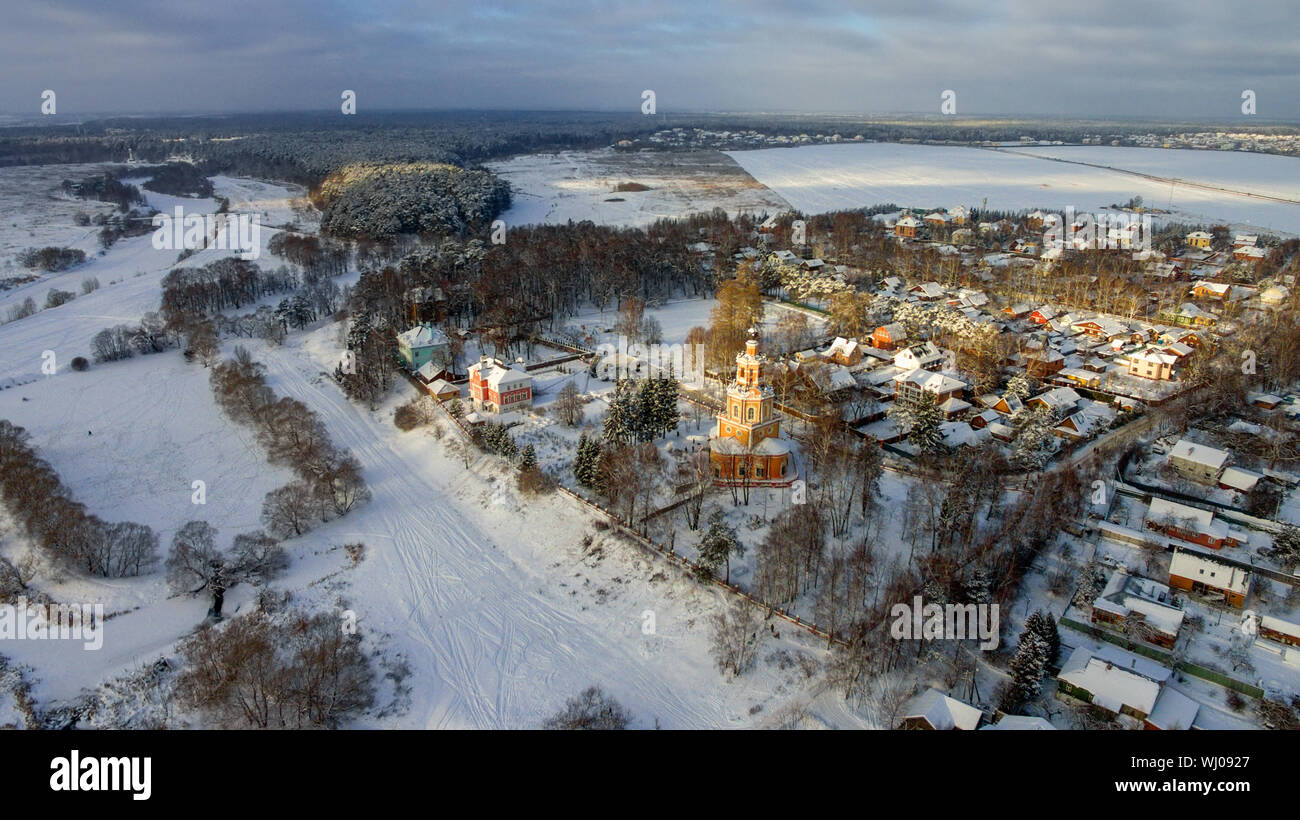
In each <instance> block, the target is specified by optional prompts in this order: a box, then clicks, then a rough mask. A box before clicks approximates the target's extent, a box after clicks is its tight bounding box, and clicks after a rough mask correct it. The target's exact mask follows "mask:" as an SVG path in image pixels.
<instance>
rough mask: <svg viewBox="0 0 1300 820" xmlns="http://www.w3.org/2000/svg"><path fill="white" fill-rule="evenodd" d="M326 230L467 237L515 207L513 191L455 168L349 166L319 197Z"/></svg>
mask: <svg viewBox="0 0 1300 820" xmlns="http://www.w3.org/2000/svg"><path fill="white" fill-rule="evenodd" d="M312 201H313V202H314V204H315V205H316V207H317V208H319V209H320V210H321V230H322V231H323V232H324V233H327V234H331V235H334V236H340V237H346V238H349V239H361V238H370V239H392V238H394V237H396V236H398V235H399V234H425V235H437V234H457V235H459V234H463V233H464V232H465V231H466V230H469V229H471V228H474V227H482V226H485V225H486V224H487V223H488V222H490V221H491V220H492V219H493V218H494V217H496V215H497V214H499V213H501V212H502V211H504V210H505V209H506V208H508V207H509V206H510V186H509V185H508V184H507V183H506V182H504V181H503V180H500V179H498V178H497V177H496V176H495V175H493V174H491V173H490V172H488V171H474V170H466V169H464V168H459V167H457V166H455V165H446V164H435V163H411V164H405V165H380V166H373V165H371V166H349V167H347V168H345V169H343V170H341V171H338V172H335V173H332V174H330V175H329V176H328V177H326V178H325V181H324V182H322V183H321V185H320V186H319V187H318V188H317V189H316V190H315V191H314V192H313V194H312Z"/></svg>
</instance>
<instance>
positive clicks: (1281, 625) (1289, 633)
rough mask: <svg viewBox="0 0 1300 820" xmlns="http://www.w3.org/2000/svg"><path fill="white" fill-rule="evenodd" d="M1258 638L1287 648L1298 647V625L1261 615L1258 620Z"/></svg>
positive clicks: (1299, 637) (1299, 639)
mask: <svg viewBox="0 0 1300 820" xmlns="http://www.w3.org/2000/svg"><path fill="white" fill-rule="evenodd" d="M1259 637H1261V638H1267V639H1268V640H1270V641H1277V642H1278V643H1284V644H1286V645H1287V646H1300V625H1297V624H1293V623H1291V622H1290V621H1284V620H1282V619H1281V618H1274V617H1272V616H1271V615H1263V616H1261V617H1260V619H1259Z"/></svg>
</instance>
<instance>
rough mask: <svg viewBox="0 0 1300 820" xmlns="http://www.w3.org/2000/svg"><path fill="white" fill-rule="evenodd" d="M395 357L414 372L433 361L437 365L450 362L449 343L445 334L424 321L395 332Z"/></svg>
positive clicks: (444, 364)
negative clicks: (397, 332)
mask: <svg viewBox="0 0 1300 820" xmlns="http://www.w3.org/2000/svg"><path fill="white" fill-rule="evenodd" d="M397 358H398V359H400V360H401V361H402V364H404V365H405V366H406V369H407V370H409V371H411V372H412V373H414V372H415V371H417V370H419V369H420V368H421V367H423V366H425V365H426V364H429V363H430V362H433V363H434V364H435V365H436V366H437V367H440V368H441V367H448V366H450V364H451V345H450V343H449V341H448V339H447V334H445V333H443V332H442V331H441V330H439V329H438V328H436V327H434V326H433V325H432V324H429V323H428V322H425V323H424V324H420V325H416V326H415V327H413V328H411V329H410V330H407V331H403V332H402V333H399V334H397Z"/></svg>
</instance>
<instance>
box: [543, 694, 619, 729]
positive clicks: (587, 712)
mask: <svg viewBox="0 0 1300 820" xmlns="http://www.w3.org/2000/svg"><path fill="white" fill-rule="evenodd" d="M631 722H632V713H631V712H629V711H628V710H627V709H626V708H625V707H624V706H623V705H622V704H620V703H619V702H618V701H616V700H614V699H613V698H612V697H610V696H609V695H606V694H605V692H604V691H603V690H602V689H601V688H600V687H599V686H589V687H587V689H585V690H583V692H582V694H580V695H578V696H577V697H574V698H569V699H568V700H567V701H565V704H564V708H563V709H561V710H560V711H559V712H557V713H556V714H555V715H553V716H551V717H550V718H547V719H546V721H545V722H544V723H543V724H542V728H543V729H566V730H574V729H588V730H591V729H603V730H612V729H626V728H627V727H628V724H629V723H631Z"/></svg>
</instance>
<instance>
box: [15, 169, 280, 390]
mask: <svg viewBox="0 0 1300 820" xmlns="http://www.w3.org/2000/svg"><path fill="white" fill-rule="evenodd" d="M59 167H61V168H64V169H66V168H68V167H69V166H59ZM76 167H80V168H84V167H86V166H76ZM63 176H66V174H65V173H63V172H61V171H58V170H49V172H48V176H47V179H46V182H47V184H50V185H53V186H54V187H57V186H58V180H60V179H62V178H63ZM214 185H215V188H216V191H215V192H216V193H217V194H219V195H222V196H230V198H231V207H232V209H234V208H235V207H236V202H244V203H245V204H251V203H256V206H255V207H261V208H262V209H263V211H265V212H266V213H269V214H270V215H271V218H272V219H275V218H278V217H282V216H284V215H285V214H288V213H290V212H291V209H290V207H289V204H288V203H289V200H290V199H291V198H292V197H294V196H296V195H297V192H295V191H294V190H293V189H290V188H285V187H279V188H276V187H274V186H271V185H269V184H267V183H261V182H257V181H255V180H239V181H238V182H235V181H232V180H230V179H229V178H225V177H216V178H214ZM144 193H145V197H146V198H147V199H148V201H149V204H150V205H151V206H153V207H154V208H157V209H158V210H159V211H161V212H163V213H171V209H172V208H173V207H174V206H175V205H177V204H180V205H183V206H184V207H185V208H186V212H187V213H189V212H191V211H193V212H195V213H206V212H210V211H214V210H215V209H216V202H215V201H214V200H212V199H185V198H183V197H174V196H167V195H164V194H155V193H151V192H148V191H145V192H144ZM77 204H95V203H80V202H78V203H77ZM69 224H71V220H70V219H69ZM87 230H88V229H87ZM7 233H8V232H7V231H0V236H3V235H6V234H7ZM274 235H275V230H274V229H273V228H266V229H264V230H262V231H261V242H262V259H263V260H266V264H273V261H272V260H274V257H272V256H271V255H270V252H269V251H267V250H266V247H267V243H269V242H270V239H271V237H272V236H274ZM91 241H92V242H93V241H94V236H93V234H92V236H91ZM0 244H2V243H0ZM23 247H27V245H26V244H24V245H23ZM95 247H96V248H98V245H95ZM232 253H236V252H235V251H230V250H222V249H218V248H207V249H204V250H201V251H199V252H198V253H196V254H194V255H193V256H191V257H189V258H188V259H186V260H185V262H184V264H185V266H187V267H199V266H202V265H204V264H207V263H208V262H211V261H213V260H216V259H220V258H222V257H224V256H229V255H231V254H232ZM178 255H179V253H178V251H175V250H157V249H155V248H154V247H153V242H152V236H151V235H150V234H144V235H142V236H133V237H127V238H124V239H120V240H118V241H117V242H116V243H114V244H113V246H112V247H111V248H109V249H108V250H107V251H106V252H105V253H104V255H103V256H99V255H98V253H97V252H96V253H90V252H88V253H87V259H86V261H85V263H83V264H81V265H77V266H76V267H73V268H71V269H70V270H66V271H62V272H60V273H51V274H45V275H43V276H41V277H40V278H39V279H37V280H36V281H34V282H29V283H26V284H23V285H20V286H18V287H15V288H11V289H9V290H6V291H0V316H3V315H5V314H6V313H7V312H8V310H9V308H10V306H12V305H17V304H19V303H21V302H22V301H23V300H24V299H26V298H27V297H31V298H32V299H34V300H35V301H36V304H37V305H38V306H40V305H44V303H45V295H46V293H47V292H48V291H49V290H50V289H51V288H58V289H60V290H67V291H72V292H73V293H77V294H79V295H78V296H77V298H76V299H73V300H72V301H70V302H67V303H66V304H63V305H61V306H59V307H56V308H51V309H48V310H41V311H39V312H38V313H36V314H34V315H32V316H28V317H27V318H25V319H20V320H18V321H17V322H10V323H8V324H4V325H0V389H3V388H4V387H5V386H7V385H12V384H21V383H24V382H28V381H31V380H32V379H36V378H39V377H40V376H41V365H42V361H43V360H42V358H41V357H42V354H43V353H44V352H45V351H47V350H52V351H54V353H55V356H56V362H57V364H58V366H59V368H60V369H62V368H64V367H66V366H67V364H68V362H70V361H71V360H72V358H73V357H74V356H86V357H87V358H89V356H90V340H91V339H92V338H93V337H94V336H95V334H96V333H98V332H99V331H101V330H103V329H104V328H107V327H112V326H114V325H118V324H127V323H132V322H138V321H139V320H140V317H141V316H143V315H144V314H145V313H147V312H149V311H152V310H157V309H158V305H159V301H160V299H161V297H162V290H161V287H160V283H161V281H162V278H163V276H165V275H166V274H167V272H168V271H169V270H171V269H172V268H173V267H174V266H175V265H176V259H177V257H178ZM92 276H93V277H95V278H96V279H98V280H99V284H100V287H99V289H98V290H96V291H94V292H92V293H89V294H85V295H80V285H81V282H82V280H83V279H86V278H87V277H92Z"/></svg>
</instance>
